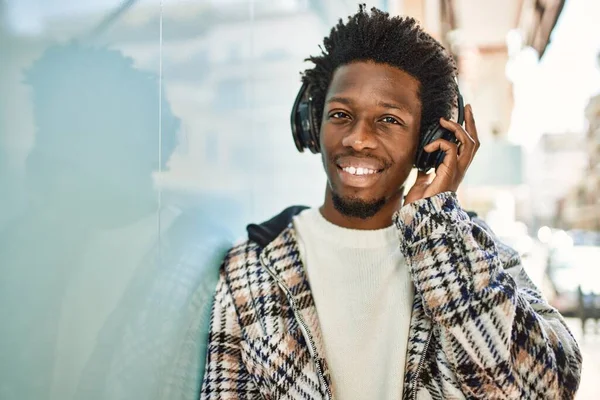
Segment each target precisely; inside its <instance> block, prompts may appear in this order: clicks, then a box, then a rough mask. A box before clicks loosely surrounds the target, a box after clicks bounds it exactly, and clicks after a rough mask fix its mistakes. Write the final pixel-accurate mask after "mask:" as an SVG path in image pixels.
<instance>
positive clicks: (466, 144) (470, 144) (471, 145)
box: [440, 118, 476, 156]
mask: <svg viewBox="0 0 600 400" xmlns="http://www.w3.org/2000/svg"><path fill="white" fill-rule="evenodd" d="M440 124H441V125H442V126H443V127H444V128H446V129H448V130H449V131H451V132H452V133H454V136H456V139H457V140H458V141H459V142H460V143H461V145H462V146H461V147H462V148H461V149H460V151H459V155H462V154H467V155H468V156H472V155H473V153H474V151H475V150H476V144H475V140H474V139H473V137H471V135H469V132H467V131H465V130H464V129H463V127H462V126H460V125H459V124H458V123H456V122H454V121H449V120H447V119H444V118H441V119H440Z"/></svg>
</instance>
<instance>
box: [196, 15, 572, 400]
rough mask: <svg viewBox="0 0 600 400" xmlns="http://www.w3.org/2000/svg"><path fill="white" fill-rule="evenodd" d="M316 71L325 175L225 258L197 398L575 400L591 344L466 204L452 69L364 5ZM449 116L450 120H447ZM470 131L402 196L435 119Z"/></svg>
mask: <svg viewBox="0 0 600 400" xmlns="http://www.w3.org/2000/svg"><path fill="white" fill-rule="evenodd" d="M310 61H312V62H313V63H314V68H312V69H309V70H307V71H305V73H304V76H303V82H304V84H305V85H307V86H308V87H309V88H310V95H311V97H312V102H313V106H314V107H315V110H316V111H315V113H316V116H315V117H316V119H317V121H318V123H319V124H320V127H319V135H318V143H319V147H320V152H321V155H322V159H323V165H324V167H325V172H326V174H327V178H328V185H327V188H326V190H325V202H324V204H323V205H322V206H321V207H320V208H318V209H308V210H305V211H303V212H301V213H300V214H299V215H297V216H296V217H295V218H293V220H292V222H291V223H290V224H288V225H287V226H284V227H283V229H281V230H280V229H279V227H278V225H279V224H280V223H281V221H285V220H286V218H289V216H290V215H292V214H294V213H295V212H296V211H297V209H293V208H292V209H288V210H286V212H285V213H283V214H281V215H280V216H278V217H275V218H274V219H272V220H271V221H268V222H267V223H264V224H262V225H261V226H256V225H253V226H250V227H249V233H250V238H249V240H248V241H246V242H245V243H243V244H240V245H239V246H237V247H234V248H233V249H232V250H231V251H230V252H229V254H228V256H227V257H226V259H225V261H224V263H223V266H222V270H221V274H220V280H219V283H218V287H217V293H216V297H215V303H214V306H213V310H212V320H211V331H210V335H209V337H210V339H209V340H210V342H209V348H208V356H207V361H206V372H205V377H204V381H203V386H202V394H201V398H203V399H217V398H219V399H224V398H254V397H263V398H269V399H284V398H300V399H322V398H323V399H332V398H340V399H344V400H345V399H400V398H404V399H415V398H417V399H432V398H433V399H442V398H444V399H461V398H481V399H570V398H573V396H574V394H575V392H576V390H577V387H578V385H579V377H580V370H581V355H580V352H579V349H578V347H577V344H576V342H575V340H574V339H573V336H572V335H571V333H570V332H569V330H568V328H567V327H566V325H565V323H564V320H563V319H562V317H561V316H560V315H559V314H558V312H557V311H556V310H555V309H553V308H551V307H550V306H548V304H547V303H546V302H545V300H543V299H542V297H541V295H540V294H539V291H538V290H537V289H536V288H535V287H534V286H533V284H532V283H531V282H530V280H529V279H528V277H527V276H526V274H525V273H524V271H523V269H522V267H521V265H520V260H519V257H518V255H517V254H516V253H515V252H514V251H513V250H512V249H510V248H507V247H506V246H504V245H502V244H501V243H500V242H498V241H497V240H496V239H495V237H494V236H493V234H492V233H491V232H489V231H488V230H487V228H485V225H483V224H480V223H479V222H477V221H476V220H472V219H471V217H470V216H469V215H468V214H467V213H466V212H465V211H464V210H463V209H462V208H461V207H460V205H459V203H458V200H457V198H456V195H455V192H456V190H457V189H458V186H459V184H460V182H461V180H462V178H463V177H464V174H465V172H466V170H467V168H468V167H469V164H470V163H471V161H472V159H473V157H474V155H475V153H476V151H477V148H478V147H479V142H478V138H477V130H476V127H475V122H474V119H473V112H472V110H471V107H470V106H467V107H466V108H465V115H466V126H465V127H466V129H463V128H462V127H461V125H460V124H458V123H455V122H451V121H449V120H448V119H447V118H449V117H450V114H451V111H452V108H453V104H454V102H455V99H456V96H457V88H456V83H455V81H454V74H455V66H454V63H453V61H452V59H451V57H450V56H449V55H448V54H447V53H446V52H445V50H444V49H443V47H442V46H441V45H440V44H439V43H438V42H436V41H435V40H434V39H433V38H431V37H430V36H429V35H428V34H426V33H425V32H423V31H422V30H421V28H419V27H418V26H417V24H416V22H415V21H414V20H413V19H411V18H397V17H396V18H391V17H389V15H388V14H386V13H383V12H380V11H378V10H375V9H373V10H372V11H371V13H369V12H367V11H366V10H365V8H364V6H361V7H360V10H359V12H358V13H357V14H356V15H354V16H352V17H350V18H349V19H348V21H347V22H346V23H345V24H344V23H343V22H342V21H340V22H339V23H338V25H337V26H335V27H334V28H333V29H332V31H331V33H330V35H329V36H328V37H326V38H325V40H324V46H323V53H322V54H321V55H319V56H316V57H312V58H310ZM440 117H442V118H440ZM436 123H439V124H440V125H441V126H442V127H443V128H446V129H448V130H449V131H451V132H452V133H453V134H454V135H455V136H456V138H457V139H458V142H459V144H455V143H453V142H452V141H448V140H444V139H438V140H435V141H433V142H432V143H430V144H428V145H426V146H425V147H424V151H425V152H427V153H433V152H435V151H438V150H441V151H443V152H444V153H445V156H444V158H443V163H442V164H441V165H439V167H438V168H437V170H436V174H435V176H434V177H433V179H432V176H431V175H428V174H426V173H424V172H419V174H418V178H417V181H416V183H415V185H414V186H413V187H412V189H411V190H410V191H409V192H408V193H406V196H404V184H405V181H406V179H407V177H408V175H409V173H410V171H411V169H412V167H413V164H414V162H415V155H416V153H417V151H418V150H419V141H420V138H421V136H422V135H423V134H424V132H425V131H426V130H427V129H428V127H430V126H431V125H432V124H436Z"/></svg>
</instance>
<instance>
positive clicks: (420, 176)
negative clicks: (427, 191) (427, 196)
mask: <svg viewBox="0 0 600 400" xmlns="http://www.w3.org/2000/svg"><path fill="white" fill-rule="evenodd" d="M430 178H431V175H430V174H428V173H426V172H423V171H419V172H418V173H417V180H416V181H415V186H417V185H426V184H428V183H429V179H430Z"/></svg>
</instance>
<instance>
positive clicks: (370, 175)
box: [320, 62, 421, 229]
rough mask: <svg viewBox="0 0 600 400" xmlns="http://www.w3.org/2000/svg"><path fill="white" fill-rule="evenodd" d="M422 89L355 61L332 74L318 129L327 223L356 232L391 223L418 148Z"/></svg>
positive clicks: (401, 75) (381, 67)
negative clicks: (325, 179) (323, 170)
mask: <svg viewBox="0 0 600 400" xmlns="http://www.w3.org/2000/svg"><path fill="white" fill-rule="evenodd" d="M419 87H420V84H419V82H418V81H417V80H416V79H415V78H413V77H412V76H410V75H408V74H407V73H406V72H404V71H402V70H400V69H398V68H395V67H391V66H389V65H386V64H376V63H372V62H355V63H352V64H348V65H344V66H342V67H340V68H338V69H337V70H336V71H335V73H334V74H333V78H332V80H331V84H330V86H329V89H328V91H327V95H326V98H325V106H324V109H323V120H322V123H321V130H320V142H321V155H322V158H323V165H324V167H325V172H326V174H327V178H328V185H327V190H326V195H325V204H324V205H323V207H322V209H321V210H322V213H323V215H324V216H325V218H327V219H328V220H330V221H331V222H333V223H335V224H337V225H340V226H344V227H348V228H354V229H379V228H383V227H386V226H389V225H390V224H391V219H392V215H393V213H394V212H395V211H396V210H397V209H398V207H399V205H400V202H401V199H402V193H403V185H404V182H405V181H406V179H407V178H408V175H409V173H410V171H411V168H412V165H413V162H414V158H415V151H416V148H417V144H418V141H419V131H420V121H421V102H420V98H419Z"/></svg>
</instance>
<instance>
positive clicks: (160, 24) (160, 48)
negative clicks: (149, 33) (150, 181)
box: [156, 0, 163, 266]
mask: <svg viewBox="0 0 600 400" xmlns="http://www.w3.org/2000/svg"><path fill="white" fill-rule="evenodd" d="M162 52H163V0H160V4H159V18H158V176H159V177H161V178H162V83H163V82H162V78H163V59H162V57H163V54H162ZM157 197H158V198H157V200H158V213H157V222H156V224H157V230H158V262H159V266H162V231H161V229H162V226H161V215H162V185H160V184H159V185H158V190H157Z"/></svg>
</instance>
